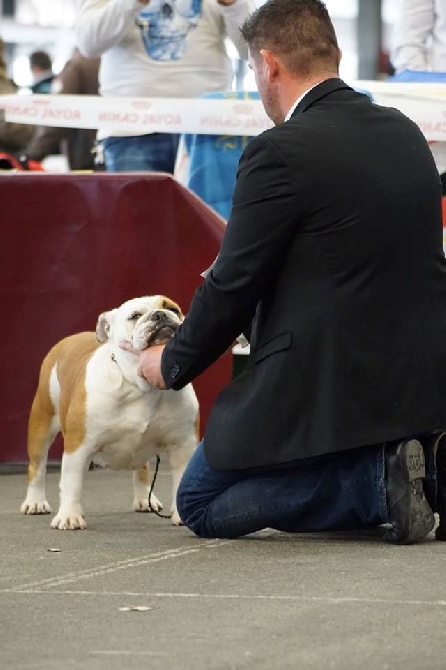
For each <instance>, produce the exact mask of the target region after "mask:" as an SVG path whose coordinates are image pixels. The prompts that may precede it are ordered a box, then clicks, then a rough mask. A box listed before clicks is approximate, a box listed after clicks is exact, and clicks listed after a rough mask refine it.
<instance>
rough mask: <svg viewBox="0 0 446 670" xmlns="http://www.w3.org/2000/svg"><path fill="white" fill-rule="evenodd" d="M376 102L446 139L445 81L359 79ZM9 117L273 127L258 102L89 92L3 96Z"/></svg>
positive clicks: (53, 122)
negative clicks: (106, 95) (127, 95)
mask: <svg viewBox="0 0 446 670" xmlns="http://www.w3.org/2000/svg"><path fill="white" fill-rule="evenodd" d="M351 85H352V86H354V87H355V88H358V89H362V90H365V91H368V92H370V93H371V95H372V96H373V99H374V101H375V102H377V103H378V104H381V105H386V106H390V107H395V108H397V109H399V110H400V111H402V112H403V113H404V114H406V115H407V116H408V117H409V118H411V119H412V120H413V121H414V122H415V123H417V125H418V126H419V127H420V129H421V130H422V132H423V133H424V135H425V137H426V138H427V140H428V141H446V84H391V83H387V82H377V81H355V82H352V83H351ZM0 109H3V110H4V112H5V120H6V121H12V122H16V123H29V124H33V125H43V126H60V127H66V128H101V132H102V134H103V135H107V134H118V135H119V134H122V135H133V134H135V135H139V134H144V133H151V132H171V133H191V134H212V135H241V136H253V135H258V134H259V133H261V132H263V131H264V130H266V129H267V128H269V127H271V126H272V122H271V121H270V120H269V119H268V118H267V116H266V114H265V111H264V109H263V105H262V103H261V101H260V100H252V99H249V98H246V99H238V98H235V97H231V94H228V97H225V98H222V99H203V98H198V99H197V98H195V99H184V98H116V97H107V98H105V97H100V96H87V95H0Z"/></svg>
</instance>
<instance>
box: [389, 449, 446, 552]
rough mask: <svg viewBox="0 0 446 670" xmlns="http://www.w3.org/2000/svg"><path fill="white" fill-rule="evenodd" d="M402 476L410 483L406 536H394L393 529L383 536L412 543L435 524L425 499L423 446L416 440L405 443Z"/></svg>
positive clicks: (422, 536)
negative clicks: (408, 518)
mask: <svg viewBox="0 0 446 670" xmlns="http://www.w3.org/2000/svg"><path fill="white" fill-rule="evenodd" d="M404 465H405V469H404V476H405V479H406V481H407V482H408V483H409V484H410V485H411V489H412V491H411V496H410V527H409V532H408V534H407V536H406V537H404V538H403V539H400V538H398V537H395V534H394V531H393V529H392V530H390V531H388V533H386V535H385V536H384V539H385V540H386V542H391V543H392V544H413V543H414V542H418V541H419V540H422V539H424V538H425V537H426V535H428V534H429V533H430V532H431V530H432V529H433V527H434V526H435V517H434V513H433V511H432V509H431V508H430V505H429V503H428V502H427V500H426V497H425V495H424V489H423V479H424V478H425V476H426V466H425V460H424V452H423V447H422V446H421V444H420V442H418V440H409V441H408V442H407V443H406V445H405V459H404Z"/></svg>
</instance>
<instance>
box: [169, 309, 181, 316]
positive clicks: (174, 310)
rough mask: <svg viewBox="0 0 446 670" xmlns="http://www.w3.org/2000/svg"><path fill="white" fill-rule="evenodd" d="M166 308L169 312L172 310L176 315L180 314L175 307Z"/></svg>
mask: <svg viewBox="0 0 446 670" xmlns="http://www.w3.org/2000/svg"><path fill="white" fill-rule="evenodd" d="M166 309H168V310H169V312H173V313H174V314H176V315H177V316H181V312H180V310H179V309H178V308H177V307H167V308H166Z"/></svg>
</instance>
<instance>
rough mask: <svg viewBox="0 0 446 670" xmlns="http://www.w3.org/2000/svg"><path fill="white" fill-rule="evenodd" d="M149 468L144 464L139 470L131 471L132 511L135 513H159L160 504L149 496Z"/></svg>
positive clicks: (154, 497)
mask: <svg viewBox="0 0 446 670" xmlns="http://www.w3.org/2000/svg"><path fill="white" fill-rule="evenodd" d="M150 483H151V482H150V466H149V464H148V463H146V464H145V465H144V466H143V467H142V468H140V469H139V470H134V471H133V509H134V510H135V512H152V511H155V512H160V511H161V510H162V509H163V506H162V504H161V503H160V501H159V500H158V498H157V497H156V495H155V494H154V493H153V492H152V494H151V495H150V505H149V491H150Z"/></svg>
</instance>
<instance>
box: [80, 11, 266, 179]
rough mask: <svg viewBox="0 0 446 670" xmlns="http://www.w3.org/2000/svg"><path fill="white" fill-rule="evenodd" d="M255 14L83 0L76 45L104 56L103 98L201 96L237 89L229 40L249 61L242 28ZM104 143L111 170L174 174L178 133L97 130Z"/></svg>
mask: <svg viewBox="0 0 446 670" xmlns="http://www.w3.org/2000/svg"><path fill="white" fill-rule="evenodd" d="M254 9H255V5H254V2H253V0H179V1H178V2H173V1H172V0H163V2H161V0H151V1H150V2H149V0H113V1H111V0H78V18H77V27H76V36H77V44H78V46H79V49H80V51H81V52H82V53H83V54H84V55H85V56H88V57H99V56H101V57H102V60H101V68H100V73H99V82H100V94H101V95H103V96H118V97H119V96H127V97H148V98H196V97H198V96H200V95H202V94H203V93H208V92H212V91H224V90H230V89H231V83H232V79H233V70H232V64H231V60H230V58H229V57H228V54H227V52H226V45H225V40H226V38H230V39H231V40H232V42H233V43H234V44H235V46H236V47H237V49H238V52H239V54H240V56H241V57H242V58H244V59H246V58H247V55H248V52H247V47H246V45H245V44H244V43H243V41H242V38H241V35H240V30H239V29H240V27H241V25H242V24H243V22H244V20H245V19H246V18H247V17H248V16H249V14H250V13H251V12H252V11H253V10H254ZM98 139H100V140H102V143H103V148H104V157H105V169H106V170H107V171H112V172H119V171H127V170H132V171H134V170H136V171H141V170H142V171H146V170H149V171H161V172H169V173H171V174H173V171H174V167H175V158H176V154H177V149H178V142H179V135H177V134H171V133H150V134H145V135H138V136H129V135H127V136H122V134H120V133H119V132H113V131H111V132H110V130H109V128H108V130H107V132H104V130H101V129H100V128H99V132H98Z"/></svg>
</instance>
